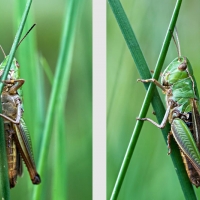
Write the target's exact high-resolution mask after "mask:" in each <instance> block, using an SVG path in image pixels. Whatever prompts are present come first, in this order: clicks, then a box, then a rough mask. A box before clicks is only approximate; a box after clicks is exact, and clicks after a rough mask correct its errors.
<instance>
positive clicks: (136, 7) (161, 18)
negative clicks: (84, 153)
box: [107, 0, 200, 200]
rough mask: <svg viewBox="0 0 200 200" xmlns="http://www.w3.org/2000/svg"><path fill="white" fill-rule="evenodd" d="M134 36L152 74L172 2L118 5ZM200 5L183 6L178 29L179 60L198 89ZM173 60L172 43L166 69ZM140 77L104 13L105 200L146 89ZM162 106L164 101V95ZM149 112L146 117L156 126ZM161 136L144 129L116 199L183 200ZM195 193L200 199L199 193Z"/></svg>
mask: <svg viewBox="0 0 200 200" xmlns="http://www.w3.org/2000/svg"><path fill="white" fill-rule="evenodd" d="M121 3H122V5H123V7H124V10H125V12H126V14H127V16H128V18H129V21H130V23H131V25H132V28H133V30H134V32H135V34H136V37H137V39H138V42H139V44H140V47H141V49H142V51H143V54H144V56H145V59H146V61H147V63H148V65H149V66H150V69H151V70H153V69H154V67H155V64H156V61H157V58H158V55H159V52H160V49H161V46H162V42H163V40H164V36H165V34H166V30H167V27H168V24H169V20H170V18H171V15H172V12H173V9H174V5H175V2H174V1H167V0H165V1H162V2H161V1H157V0H155V1H147V0H143V1H130V0H121ZM199 9H200V2H199V1H197V0H196V1H193V2H192V3H189V2H183V3H182V7H181V10H180V15H179V18H178V23H177V28H178V34H179V39H180V44H181V52H182V55H184V56H187V57H188V58H189V60H190V62H191V64H192V66H193V70H194V73H195V77H196V80H197V84H198V85H200V80H199V78H200V68H199V52H200V46H199V45H198V44H199V42H200V38H199V37H198V36H199V34H200V27H199V26H198V20H197V19H198V18H199V15H200V13H199ZM175 57H177V50H176V47H175V45H174V43H173V42H171V45H170V48H169V51H168V54H167V57H166V60H165V64H164V66H163V70H164V68H165V67H166V66H167V65H168V64H169V63H170V62H171V61H172V60H173V59H174V58H175ZM137 78H139V74H138V72H137V71H136V68H135V64H134V61H133V59H132V57H131V54H130V52H129V50H128V47H127V46H126V44H125V40H124V38H123V36H122V34H121V31H120V29H119V27H118V24H117V22H116V20H115V18H114V15H113V13H112V11H111V9H110V7H109V5H108V7H107V198H110V195H111V192H112V190H113V187H114V184H115V181H116V178H117V175H118V172H119V169H120V166H121V163H122V160H123V157H124V155H125V152H126V149H127V146H128V143H129V140H130V137H131V134H132V131H133V128H134V126H135V122H136V117H137V116H138V114H139V111H140V107H141V105H142V101H143V99H144V97H145V89H144V87H143V85H142V84H141V83H137V82H136V80H137ZM161 96H162V98H163V101H164V95H162V94H161ZM152 111H153V110H152V108H150V110H149V113H148V117H150V118H152V119H154V120H155V117H154V116H153V115H152ZM167 151H168V149H167V146H166V144H165V142H164V140H163V136H162V134H161V131H160V130H158V129H157V128H156V127H155V126H153V125H152V124H150V123H144V126H143V129H142V133H141V134H140V138H139V140H138V144H137V146H136V149H135V152H134V154H133V156H132V161H131V163H130V165H129V168H128V171H127V174H126V176H125V180H124V182H123V185H122V188H121V191H120V193H119V198H118V199H123V200H125V199H127V200H129V199H140V200H141V199H154V200H156V199H158V200H159V199H176V200H177V199H183V198H184V197H183V193H182V190H181V187H180V185H179V182H178V179H177V175H176V172H175V170H174V167H173V164H172V161H171V159H170V157H169V156H167ZM195 190H196V193H197V195H198V196H199V197H200V192H199V191H198V190H197V189H195Z"/></svg>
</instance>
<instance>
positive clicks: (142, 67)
mask: <svg viewBox="0 0 200 200" xmlns="http://www.w3.org/2000/svg"><path fill="white" fill-rule="evenodd" d="M109 3H110V6H111V8H112V10H113V13H114V15H115V17H116V20H117V22H118V24H119V26H120V29H121V31H122V34H123V36H124V38H125V40H126V43H127V45H128V47H129V50H130V52H131V55H132V57H133V59H134V61H135V63H136V66H137V68H138V71H139V73H140V75H141V77H142V79H143V77H146V78H147V77H150V71H149V69H148V67H147V64H146V61H145V59H144V57H143V54H142V52H141V50H140V47H139V44H138V42H137V39H136V37H135V35H134V33H133V30H132V28H131V26H130V23H129V21H128V19H127V16H126V14H125V12H124V10H123V7H122V5H121V3H120V1H118V0H109ZM181 3H182V0H178V1H177V3H176V6H175V9H174V13H173V15H172V20H171V22H170V26H169V29H168V31H167V34H166V38H165V41H164V43H163V47H162V50H161V53H160V55H159V58H158V62H157V64H156V69H155V73H154V75H153V77H154V78H155V79H158V77H159V74H160V71H161V68H162V65H163V62H164V59H165V56H166V53H167V50H168V46H169V44H170V40H171V31H173V29H174V26H175V24H176V20H177V17H178V13H179V9H180V5H181ZM170 30H171V31H170ZM145 87H146V89H147V88H148V86H145ZM154 88H155V87H154V86H153V85H152V84H151V85H150V86H149V88H148V92H147V94H146V98H145V100H144V103H143V106H142V109H141V112H140V115H139V117H140V116H143V117H144V116H145V115H146V113H147V110H148V107H149V104H150V102H151V98H152V96H153V98H152V105H153V108H154V110H155V112H156V117H157V119H158V122H159V123H160V122H161V121H162V118H163V116H164V113H165V109H164V106H163V105H162V102H161V101H160V98H159V97H158V93H157V90H155V91H156V92H155V91H154ZM153 91H154V93H153ZM155 97H156V98H155ZM158 104H159V105H158ZM141 128H142V122H138V121H137V123H136V126H135V128H134V131H133V134H132V137H131V140H130V142H129V145H128V148H127V151H126V154H125V156H124V160H123V163H122V166H121V169H120V172H119V174H118V178H117V180H116V183H115V186H114V189H113V192H112V195H111V198H110V199H112V200H113V199H117V196H118V194H119V191H120V188H121V185H122V182H123V179H124V177H125V175H126V171H127V168H128V165H129V163H130V159H131V156H132V153H133V151H134V148H135V145H136V142H137V139H138V136H139V132H140V130H141ZM169 130H170V128H169V125H168V126H167V127H166V128H165V129H163V130H162V132H163V136H164V138H165V141H166V143H167V134H168V132H169ZM172 148H173V154H172V155H171V157H172V160H173V163H174V166H175V168H176V169H177V170H176V172H177V175H178V178H179V181H180V184H181V187H182V189H183V192H184V195H185V198H186V199H196V196H195V193H194V190H193V187H192V185H191V183H190V181H189V179H188V177H187V174H186V172H185V168H184V165H183V163H182V159H181V157H180V152H179V150H178V148H177V145H176V144H175V142H173V144H172Z"/></svg>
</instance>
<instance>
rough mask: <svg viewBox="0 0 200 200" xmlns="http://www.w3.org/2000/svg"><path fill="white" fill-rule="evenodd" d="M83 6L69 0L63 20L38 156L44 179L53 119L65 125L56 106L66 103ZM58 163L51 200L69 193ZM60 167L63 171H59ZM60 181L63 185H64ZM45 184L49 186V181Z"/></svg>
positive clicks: (36, 194)
mask: <svg viewBox="0 0 200 200" xmlns="http://www.w3.org/2000/svg"><path fill="white" fill-rule="evenodd" d="M81 4H82V1H81V0H79V1H73V0H70V1H68V4H67V11H66V16H65V19H64V22H65V24H64V30H63V35H62V40H61V47H60V52H59V58H58V62H57V66H56V73H55V77H54V82H53V88H52V92H51V97H50V102H49V106H48V111H47V117H46V123H45V127H44V133H43V139H42V144H41V151H40V157H39V166H38V171H39V172H40V173H41V176H43V175H44V174H45V169H46V162H45V160H46V157H47V155H48V152H49V148H50V139H51V134H52V127H54V128H55V126H53V124H54V120H55V121H56V122H57V123H59V124H60V123H62V120H63V119H61V118H60V117H61V116H62V115H61V116H58V115H59V109H58V113H57V106H58V104H62V105H59V106H61V107H62V108H64V105H65V101H66V98H67V95H66V93H67V89H68V83H69V78H70V71H71V58H72V53H73V46H74V38H75V34H74V33H75V29H76V26H77V22H78V20H79V18H78V16H79V8H80V5H81ZM60 99H63V101H62V102H60ZM59 106H58V107H59ZM55 113H56V115H55ZM54 125H55V124H54ZM54 128H53V129H54ZM63 130H64V129H62V131H63ZM56 134H58V135H56V136H55V137H58V138H62V136H61V137H60V136H59V134H61V135H62V132H61V133H59V132H57V133H56ZM57 145H59V144H57ZM57 145H56V146H57ZM62 146H63V145H62ZM65 148H66V147H65ZM58 152H60V150H59V149H58ZM56 156H57V157H58V161H60V162H63V160H59V158H60V156H59V155H56ZM58 161H57V159H56V162H57V163H56V167H58V168H56V169H55V170H56V172H55V173H53V177H52V179H53V180H55V181H53V186H52V188H53V191H52V192H53V195H52V199H58V195H59V197H63V199H64V198H66V191H65V190H63V189H62V192H61V190H60V185H62V186H65V185H66V181H67V180H66V179H62V178H61V177H62V174H60V173H61V172H62V171H63V167H65V168H66V166H63V165H62V164H61V163H60V162H58ZM60 168H62V169H61V170H59V169H60ZM59 171H60V172H59ZM42 181H43V184H41V185H39V186H38V187H37V188H36V189H35V191H34V198H33V199H40V197H41V195H42V193H43V187H44V186H45V180H42ZM58 182H60V183H59V185H58V184H56V183H58ZM61 182H63V184H62V183H61ZM46 184H48V183H47V182H46ZM42 186H43V187H42ZM56 191H57V192H59V191H60V192H61V193H59V194H58V193H57V192H56Z"/></svg>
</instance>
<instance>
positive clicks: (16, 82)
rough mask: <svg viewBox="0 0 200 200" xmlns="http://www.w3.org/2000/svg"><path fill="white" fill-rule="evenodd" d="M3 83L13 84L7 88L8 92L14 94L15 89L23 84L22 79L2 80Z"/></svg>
mask: <svg viewBox="0 0 200 200" xmlns="http://www.w3.org/2000/svg"><path fill="white" fill-rule="evenodd" d="M2 82H3V83H4V84H13V85H12V86H11V87H10V89H9V94H16V92H17V90H18V89H19V88H20V87H21V86H22V85H23V84H24V82H25V80H24V79H15V80H14V79H11V80H4V81H2Z"/></svg>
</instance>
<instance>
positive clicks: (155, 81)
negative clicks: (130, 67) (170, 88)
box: [137, 78, 166, 92]
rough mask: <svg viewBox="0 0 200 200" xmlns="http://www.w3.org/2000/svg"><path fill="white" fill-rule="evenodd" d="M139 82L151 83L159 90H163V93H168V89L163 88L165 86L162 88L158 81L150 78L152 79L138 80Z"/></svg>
mask: <svg viewBox="0 0 200 200" xmlns="http://www.w3.org/2000/svg"><path fill="white" fill-rule="evenodd" d="M137 81H140V82H142V83H149V82H151V83H154V84H155V85H156V86H158V87H159V88H161V90H162V91H163V92H166V88H165V87H163V86H162V85H161V84H160V83H159V82H158V81H157V80H156V79H154V78H150V79H137Z"/></svg>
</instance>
